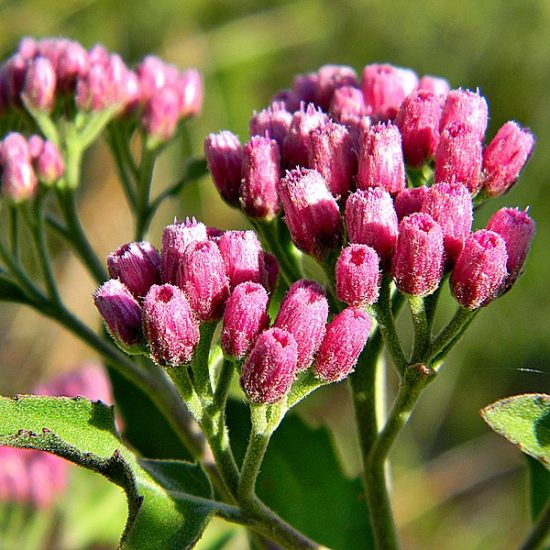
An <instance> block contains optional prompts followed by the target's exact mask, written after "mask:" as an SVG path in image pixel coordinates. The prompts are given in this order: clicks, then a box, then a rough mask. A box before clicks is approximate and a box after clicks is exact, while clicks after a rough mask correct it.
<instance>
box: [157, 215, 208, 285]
mask: <svg viewBox="0 0 550 550" xmlns="http://www.w3.org/2000/svg"><path fill="white" fill-rule="evenodd" d="M207 239H208V235H207V233H206V226H205V225H204V224H203V223H201V222H198V221H197V220H195V218H191V219H189V218H187V219H186V220H185V221H183V222H181V223H177V222H175V223H173V224H171V225H168V226H166V227H165V228H164V231H163V232H162V251H161V273H162V280H163V282H165V283H172V284H176V281H177V276H178V271H179V269H180V264H181V263H182V261H183V254H184V253H185V249H186V248H187V247H188V246H189V245H190V244H191V243H194V242H200V241H206V240H207Z"/></svg>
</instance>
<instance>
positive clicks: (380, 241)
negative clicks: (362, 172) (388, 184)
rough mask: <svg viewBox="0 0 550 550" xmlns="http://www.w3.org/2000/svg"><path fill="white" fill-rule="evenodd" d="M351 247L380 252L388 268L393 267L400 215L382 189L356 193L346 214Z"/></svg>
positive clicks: (373, 188)
mask: <svg viewBox="0 0 550 550" xmlns="http://www.w3.org/2000/svg"><path fill="white" fill-rule="evenodd" d="M345 220H346V226H347V229H348V239H349V242H350V243H359V244H366V245H368V246H371V247H372V248H374V249H375V250H376V252H377V253H378V255H379V256H380V258H381V260H382V264H383V266H384V267H387V266H388V265H389V262H390V260H391V257H392V255H393V250H394V248H395V243H396V241H397V227H398V222H397V215H396V213H395V210H394V207H393V202H392V200H391V196H390V194H389V193H388V192H387V191H384V189H382V188H381V187H371V188H369V189H367V190H365V191H363V190H359V191H356V192H355V193H352V194H351V195H350V196H349V198H348V200H347V202H346V214H345Z"/></svg>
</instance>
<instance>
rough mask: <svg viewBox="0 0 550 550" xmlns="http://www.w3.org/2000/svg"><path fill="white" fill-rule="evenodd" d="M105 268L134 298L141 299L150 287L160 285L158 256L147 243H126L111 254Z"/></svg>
mask: <svg viewBox="0 0 550 550" xmlns="http://www.w3.org/2000/svg"><path fill="white" fill-rule="evenodd" d="M107 268H108V270H109V275H110V276H111V277H112V278H113V279H116V278H118V279H120V280H121V281H122V282H123V283H124V284H125V285H126V287H127V288H128V290H129V291H130V292H131V293H132V294H133V295H134V296H135V297H136V298H143V297H144V296H145V295H146V294H147V292H148V291H149V288H150V287H151V286H152V285H157V284H160V256H159V253H158V252H157V249H156V248H155V247H154V246H153V245H152V244H151V243H149V242H147V241H141V242H133V243H128V244H125V245H123V246H121V247H120V248H117V249H116V250H115V251H114V252H111V254H109V256H107Z"/></svg>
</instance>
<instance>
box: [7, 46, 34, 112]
mask: <svg viewBox="0 0 550 550" xmlns="http://www.w3.org/2000/svg"><path fill="white" fill-rule="evenodd" d="M27 63H28V61H27V60H26V59H23V57H21V56H20V55H19V54H15V55H12V56H11V57H10V58H9V59H8V60H7V61H6V63H5V64H4V66H3V70H4V74H5V95H6V103H7V105H9V106H14V107H21V93H22V92H23V87H24V85H25V77H26V74H27Z"/></svg>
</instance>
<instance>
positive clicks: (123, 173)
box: [107, 123, 137, 211]
mask: <svg viewBox="0 0 550 550" xmlns="http://www.w3.org/2000/svg"><path fill="white" fill-rule="evenodd" d="M108 135H109V139H108V140H107V142H108V144H109V148H110V149H111V153H112V154H113V157H114V159H115V165H116V168H117V172H118V175H119V177H120V181H121V183H122V188H123V190H124V194H125V195H126V200H127V201H128V204H129V205H130V208H131V209H132V211H133V210H135V208H136V202H137V199H136V193H135V189H134V187H135V183H134V178H136V177H137V171H136V167H135V163H134V159H133V158H132V155H131V153H130V150H129V147H128V143H127V141H126V140H125V139H124V137H122V136H121V130H120V128H118V127H117V126H116V125H115V123H113V124H110V125H109V128H108Z"/></svg>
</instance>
